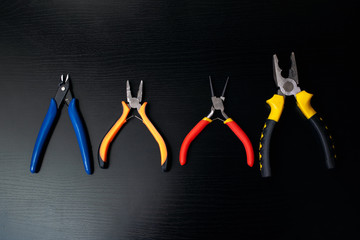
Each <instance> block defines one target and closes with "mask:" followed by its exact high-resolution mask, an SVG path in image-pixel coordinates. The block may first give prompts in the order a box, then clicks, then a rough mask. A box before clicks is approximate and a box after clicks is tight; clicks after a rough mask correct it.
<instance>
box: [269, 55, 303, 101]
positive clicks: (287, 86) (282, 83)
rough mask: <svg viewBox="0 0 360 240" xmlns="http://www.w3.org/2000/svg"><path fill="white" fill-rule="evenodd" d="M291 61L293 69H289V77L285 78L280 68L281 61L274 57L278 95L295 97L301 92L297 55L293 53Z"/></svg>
mask: <svg viewBox="0 0 360 240" xmlns="http://www.w3.org/2000/svg"><path fill="white" fill-rule="evenodd" d="M290 60H291V67H290V69H289V75H288V77H287V78H284V77H283V76H282V75H281V72H282V70H281V68H280V67H279V60H278V58H277V56H276V54H274V55H273V68H274V69H273V71H274V80H275V84H276V86H278V87H279V91H278V94H279V95H282V96H290V95H294V96H295V95H296V94H297V93H299V92H300V91H301V89H300V88H299V87H298V84H299V78H298V75H297V67H296V61H295V54H294V53H293V52H292V53H291V56H290Z"/></svg>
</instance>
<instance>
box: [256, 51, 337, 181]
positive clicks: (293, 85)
mask: <svg viewBox="0 0 360 240" xmlns="http://www.w3.org/2000/svg"><path fill="white" fill-rule="evenodd" d="M290 60H291V67H290V69H289V74H288V77H287V78H284V77H283V76H282V75H281V72H282V70H281V68H280V67H279V65H278V62H279V61H278V58H277V56H276V55H273V67H274V69H273V71H274V79H275V84H276V86H277V87H278V88H279V89H278V91H277V94H274V96H273V97H272V98H270V99H268V100H267V101H266V103H267V104H268V105H269V106H270V108H271V111H270V115H269V116H268V118H267V120H266V122H265V125H264V128H263V130H262V133H261V137H260V146H259V160H260V170H261V175H262V176H263V177H270V176H271V168H270V156H269V154H270V152H269V151H270V140H271V135H272V132H273V130H274V127H275V124H276V123H277V122H278V121H279V119H280V116H281V113H282V111H283V108H284V103H285V97H286V96H294V97H295V99H296V103H297V106H298V107H299V109H300V110H301V112H302V114H303V115H304V116H305V117H306V118H307V119H308V120H309V121H310V123H311V124H312V126H313V127H314V129H315V130H316V132H317V134H318V135H319V137H320V139H321V145H322V147H323V149H324V153H325V160H326V166H327V168H328V169H331V168H334V167H335V163H334V162H335V161H334V159H335V158H336V155H335V153H334V148H335V147H334V145H333V143H332V137H331V135H330V134H329V133H328V131H327V129H328V127H327V126H326V125H325V124H324V122H323V119H322V118H321V117H320V116H319V114H318V113H316V111H315V110H314V109H313V108H312V106H311V104H310V100H311V98H312V96H313V94H310V93H308V92H306V91H304V90H303V91H301V89H300V87H299V86H298V84H299V78H298V73H297V72H298V71H297V67H296V61H295V54H294V53H293V52H292V53H291V56H290Z"/></svg>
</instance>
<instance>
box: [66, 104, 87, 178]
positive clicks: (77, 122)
mask: <svg viewBox="0 0 360 240" xmlns="http://www.w3.org/2000/svg"><path fill="white" fill-rule="evenodd" d="M68 111H69V116H70V120H71V123H72V125H73V127H74V130H75V134H76V137H77V140H78V143H79V147H80V152H81V156H82V159H83V163H84V168H85V171H86V173H87V174H92V169H91V164H90V154H89V147H88V143H87V135H86V132H85V128H84V125H83V124H82V120H81V118H80V115H79V111H78V110H77V107H76V98H73V99H72V100H71V102H70V104H69V108H68Z"/></svg>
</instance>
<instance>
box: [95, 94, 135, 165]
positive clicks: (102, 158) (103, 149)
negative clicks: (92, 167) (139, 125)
mask: <svg viewBox="0 0 360 240" xmlns="http://www.w3.org/2000/svg"><path fill="white" fill-rule="evenodd" d="M121 103H122V106H123V113H122V115H121V117H120V118H119V119H118V120H117V121H116V123H115V124H114V126H112V128H111V129H110V130H109V132H108V133H107V134H106V135H105V137H104V139H103V140H102V141H101V145H100V148H99V164H100V167H102V168H104V167H105V163H106V162H107V153H108V149H109V146H110V144H111V142H112V141H113V139H114V138H115V136H116V134H117V133H118V132H119V130H120V128H121V127H122V126H123V125H124V123H125V122H126V118H127V116H128V114H129V112H130V108H129V107H128V105H127V104H126V103H125V102H124V101H122V102H121Z"/></svg>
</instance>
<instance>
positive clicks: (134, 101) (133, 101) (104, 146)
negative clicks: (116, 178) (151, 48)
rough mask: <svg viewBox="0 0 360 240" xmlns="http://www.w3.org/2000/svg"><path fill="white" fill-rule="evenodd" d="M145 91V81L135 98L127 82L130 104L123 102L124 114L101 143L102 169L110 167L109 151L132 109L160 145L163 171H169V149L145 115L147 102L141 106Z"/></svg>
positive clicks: (100, 160)
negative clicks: (134, 109) (135, 110)
mask: <svg viewBox="0 0 360 240" xmlns="http://www.w3.org/2000/svg"><path fill="white" fill-rule="evenodd" d="M142 90H143V81H141V82H140V86H139V90H138V93H137V97H136V98H134V97H132V96H131V89H130V83H129V80H128V81H126V97H127V101H128V104H126V103H125V102H124V101H122V102H121V103H122V106H123V113H122V115H121V117H120V118H119V119H118V120H117V121H116V123H115V124H114V125H113V126H112V127H111V129H110V130H109V132H108V133H107V134H106V135H105V137H104V139H103V140H102V141H101V144H100V147H99V155H98V160H99V165H100V167H101V168H107V167H108V160H107V159H108V158H107V157H108V150H109V146H110V144H111V142H112V141H113V139H114V138H115V136H116V134H117V133H118V132H119V130H120V128H121V127H122V126H123V125H124V123H125V122H126V121H127V120H128V119H129V118H131V117H132V116H131V117H129V118H127V116H128V114H129V112H130V110H131V109H132V108H136V109H137V111H138V113H139V114H140V116H141V118H139V117H137V118H139V119H140V120H142V122H143V123H144V124H145V126H146V127H147V128H148V129H149V131H150V132H151V134H152V135H153V137H154V138H155V140H156V141H157V143H158V144H159V148H160V155H161V167H162V170H163V171H166V170H167V149H166V145H165V142H164V139H163V138H162V137H161V135H160V134H159V132H158V131H157V130H156V128H155V127H154V125H153V124H152V123H151V122H150V120H149V118H148V117H147V116H146V113H145V107H146V104H147V102H144V103H143V104H140V102H141V100H142V92H143V91H142Z"/></svg>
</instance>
